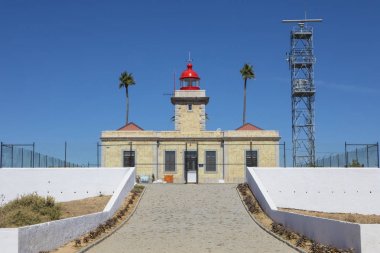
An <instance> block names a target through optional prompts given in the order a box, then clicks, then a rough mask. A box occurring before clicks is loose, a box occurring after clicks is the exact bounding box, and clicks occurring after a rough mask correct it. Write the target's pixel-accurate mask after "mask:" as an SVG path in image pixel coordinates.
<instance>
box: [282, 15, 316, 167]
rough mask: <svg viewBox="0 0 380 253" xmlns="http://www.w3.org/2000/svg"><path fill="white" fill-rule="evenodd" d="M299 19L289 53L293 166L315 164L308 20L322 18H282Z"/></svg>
mask: <svg viewBox="0 0 380 253" xmlns="http://www.w3.org/2000/svg"><path fill="white" fill-rule="evenodd" d="M282 22H283V23H297V24H298V26H294V27H293V29H292V31H290V45H291V48H290V52H289V56H288V59H287V60H288V61H289V68H290V73H291V98H292V144H293V166H294V167H301V166H315V136H314V131H315V120H314V101H315V84H314V64H315V57H314V53H313V28H312V27H311V26H307V25H305V24H306V23H313V22H322V19H306V13H305V19H296V20H282Z"/></svg>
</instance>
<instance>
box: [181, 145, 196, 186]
mask: <svg viewBox="0 0 380 253" xmlns="http://www.w3.org/2000/svg"><path fill="white" fill-rule="evenodd" d="M184 172H185V173H184V174H185V182H186V183H193V184H196V183H198V154H197V151H185V168H184Z"/></svg>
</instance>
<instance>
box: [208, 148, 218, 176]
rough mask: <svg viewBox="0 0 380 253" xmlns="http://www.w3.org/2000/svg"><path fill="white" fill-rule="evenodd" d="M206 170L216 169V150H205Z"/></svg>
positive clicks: (212, 170)
mask: <svg viewBox="0 0 380 253" xmlns="http://www.w3.org/2000/svg"><path fill="white" fill-rule="evenodd" d="M206 171H208V172H215V171H216V151H206Z"/></svg>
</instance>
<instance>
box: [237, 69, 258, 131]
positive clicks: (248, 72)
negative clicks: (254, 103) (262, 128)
mask: <svg viewBox="0 0 380 253" xmlns="http://www.w3.org/2000/svg"><path fill="white" fill-rule="evenodd" d="M240 73H241V76H242V77H243V79H244V107H243V125H244V124H245V113H246V101H247V98H246V96H247V79H252V78H255V73H254V72H253V67H252V65H249V64H247V63H245V64H244V66H243V68H242V69H241V70H240Z"/></svg>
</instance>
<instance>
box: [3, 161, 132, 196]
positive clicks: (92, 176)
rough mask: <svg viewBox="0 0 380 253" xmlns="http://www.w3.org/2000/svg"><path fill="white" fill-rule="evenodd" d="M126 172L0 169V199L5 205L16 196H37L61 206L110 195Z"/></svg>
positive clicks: (80, 169) (111, 170) (115, 170)
mask: <svg viewBox="0 0 380 253" xmlns="http://www.w3.org/2000/svg"><path fill="white" fill-rule="evenodd" d="M126 171H127V170H126V169H125V168H123V169H121V168H107V169H101V168H54V169H50V168H49V169H47V168H34V169H28V168H6V169H0V196H1V195H2V194H3V195H4V196H5V202H8V201H10V200H13V199H15V198H17V197H18V196H19V195H22V194H29V193H33V192H37V193H38V194H39V195H41V196H47V195H50V196H53V197H55V199H56V201H59V202H62V201H70V200H76V199H83V198H88V197H94V196H99V194H100V193H102V194H103V195H112V194H113V192H114V191H115V189H116V187H117V186H118V184H119V182H120V180H121V178H122V177H123V176H124V175H125V173H126Z"/></svg>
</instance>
